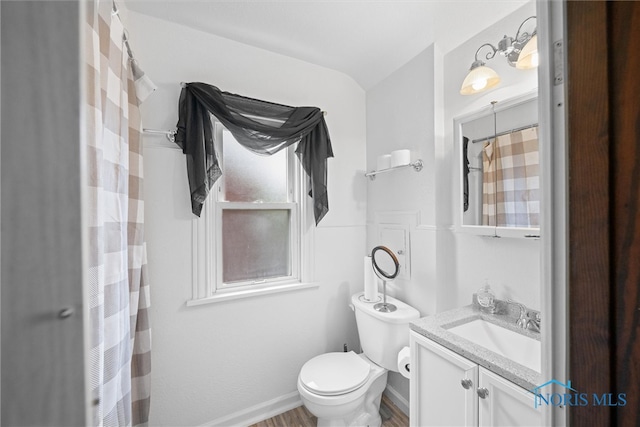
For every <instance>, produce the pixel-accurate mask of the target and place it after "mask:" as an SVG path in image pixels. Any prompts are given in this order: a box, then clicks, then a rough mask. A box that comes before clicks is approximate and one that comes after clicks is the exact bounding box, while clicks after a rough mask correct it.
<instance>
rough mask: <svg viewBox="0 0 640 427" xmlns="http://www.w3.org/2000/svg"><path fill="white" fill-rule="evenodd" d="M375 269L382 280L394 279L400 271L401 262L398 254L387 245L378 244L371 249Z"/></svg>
mask: <svg viewBox="0 0 640 427" xmlns="http://www.w3.org/2000/svg"><path fill="white" fill-rule="evenodd" d="M371 262H372V263H373V271H374V272H375V273H376V275H377V276H378V277H379V278H380V279H382V280H393V279H395V278H396V277H397V276H398V273H400V263H399V262H398V258H397V257H396V255H395V254H394V253H393V251H391V249H389V248H388V247H386V246H376V247H375V248H373V250H372V251H371Z"/></svg>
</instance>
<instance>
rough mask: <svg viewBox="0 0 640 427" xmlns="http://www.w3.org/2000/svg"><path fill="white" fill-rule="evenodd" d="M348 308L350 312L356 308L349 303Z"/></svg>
mask: <svg viewBox="0 0 640 427" xmlns="http://www.w3.org/2000/svg"><path fill="white" fill-rule="evenodd" d="M349 308H350V309H351V311H356V308H355V307H354V306H353V304H351V303H349Z"/></svg>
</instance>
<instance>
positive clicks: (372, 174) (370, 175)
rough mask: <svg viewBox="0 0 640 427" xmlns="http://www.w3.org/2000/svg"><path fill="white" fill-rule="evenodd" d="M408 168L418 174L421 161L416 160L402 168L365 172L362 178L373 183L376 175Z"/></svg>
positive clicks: (421, 165) (395, 167) (420, 168)
mask: <svg viewBox="0 0 640 427" xmlns="http://www.w3.org/2000/svg"><path fill="white" fill-rule="evenodd" d="M408 167H412V168H413V169H414V170H415V171H416V172H420V171H421V170H422V167H423V164H422V160H420V159H418V160H416V161H415V162H413V163H409V164H406V165H402V166H394V167H392V168H387V169H380V170H379V171H375V170H374V171H371V172H367V173H365V174H364V176H366V177H368V178H369V179H370V180H371V181H373V180H374V179H376V175H378V174H381V173H386V172H391V171H395V170H398V169H404V168H408Z"/></svg>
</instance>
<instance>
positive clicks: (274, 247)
mask: <svg viewBox="0 0 640 427" xmlns="http://www.w3.org/2000/svg"><path fill="white" fill-rule="evenodd" d="M214 130H215V132H214V135H215V139H214V144H215V147H216V153H217V154H218V161H219V162H220V167H221V169H222V171H223V174H222V176H221V177H220V178H219V179H218V181H217V182H216V184H215V186H214V188H212V189H211V193H210V194H209V197H208V198H207V201H206V203H205V205H204V208H203V211H202V214H201V216H200V218H199V219H194V222H193V255H194V257H193V258H194V264H193V273H194V275H193V299H192V300H191V301H189V302H188V305H194V304H201V303H206V302H215V301H222V300H228V299H235V298H243V297H248V296H255V295H260V294H266V293H273V292H281V291H286V290H292V289H299V288H302V287H310V286H315V285H314V284H312V283H311V278H312V271H311V263H310V262H309V261H310V259H311V258H310V250H311V247H312V232H313V225H312V224H313V215H312V212H311V203H310V202H309V197H308V196H307V195H306V191H305V190H304V189H305V188H306V185H305V182H306V175H304V174H303V173H302V168H301V165H300V162H299V161H298V159H297V157H296V155H295V152H294V150H295V145H293V146H290V147H288V148H286V149H283V150H281V151H279V152H278V153H276V154H273V155H271V156H266V155H258V154H255V153H253V152H251V151H249V150H247V149H246V148H244V147H243V146H242V145H240V144H239V143H238V142H237V141H236V140H235V138H234V137H233V135H232V134H231V132H229V131H228V130H226V129H224V127H223V126H222V125H221V124H220V123H217V122H216V124H215V129H214Z"/></svg>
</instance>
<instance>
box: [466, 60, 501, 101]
mask: <svg viewBox="0 0 640 427" xmlns="http://www.w3.org/2000/svg"><path fill="white" fill-rule="evenodd" d="M498 83H500V76H499V75H498V73H496V72H495V71H494V70H493V69H491V68H489V67H487V66H485V65H481V66H479V67H475V68H472V69H471V71H469V74H467V77H465V79H464V81H463V82H462V87H461V88H460V94H461V95H473V94H475V93H479V92H482V91H485V90H487V89H490V88H492V87H494V86H495V85H497V84H498Z"/></svg>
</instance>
